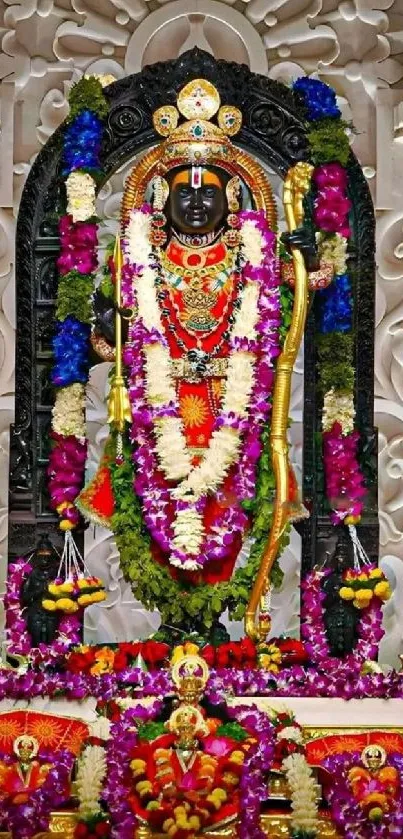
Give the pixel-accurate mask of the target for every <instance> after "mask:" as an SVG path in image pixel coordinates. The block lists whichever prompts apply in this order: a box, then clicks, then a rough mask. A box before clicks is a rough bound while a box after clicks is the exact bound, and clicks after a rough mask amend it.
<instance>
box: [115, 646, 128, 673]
mask: <svg viewBox="0 0 403 839" xmlns="http://www.w3.org/2000/svg"><path fill="white" fill-rule="evenodd" d="M127 664H128V662H127V655H126V653H124V652H123V651H122V650H119V652H116V653H115V658H114V660H113V669H114V671H115V673H120V672H121V670H124V669H125V667H127Z"/></svg>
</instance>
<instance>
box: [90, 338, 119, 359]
mask: <svg viewBox="0 0 403 839" xmlns="http://www.w3.org/2000/svg"><path fill="white" fill-rule="evenodd" d="M91 344H92V348H93V350H94V352H96V354H97V355H99V357H100V358H102V360H103V361H115V358H116V348H115V347H113V346H112V344H109V343H108V341H106V340H105V338H103V336H102V335H97V334H96V332H91Z"/></svg>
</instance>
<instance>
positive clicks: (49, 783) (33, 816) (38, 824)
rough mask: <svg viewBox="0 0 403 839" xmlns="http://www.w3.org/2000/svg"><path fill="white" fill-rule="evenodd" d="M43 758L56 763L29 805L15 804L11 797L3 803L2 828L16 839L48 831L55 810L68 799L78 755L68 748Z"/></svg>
mask: <svg viewBox="0 0 403 839" xmlns="http://www.w3.org/2000/svg"><path fill="white" fill-rule="evenodd" d="M40 756H41V759H42V760H43V762H47V763H51V764H52V768H51V769H50V770H49V772H48V774H47V776H46V779H45V781H44V782H43V784H42V786H41V787H39V789H36V790H35V791H34V792H32V793H30V795H29V798H28V801H26V802H23V803H20V804H13V803H12V802H11V801H8V800H7V798H2V800H1V802H0V825H1V826H2V827H4V828H5V829H7V830H9V831H10V833H11V836H12V839H32V837H33V836H35V835H36V834H37V833H38V832H39V831H46V830H48V827H49V821H50V814H51V812H52V810H54V809H55V807H60V806H61V805H62V804H64V803H65V801H66V799H67V798H68V795H69V794H68V787H69V780H70V775H71V772H72V769H73V765H74V760H75V757H74V755H73V754H72V752H70V751H68V750H66V749H64V750H63V751H59V752H52V753H47V754H46V756H45V754H43V753H41V755H40ZM2 759H3V757H2ZM6 762H8V761H6ZM10 763H11V761H10Z"/></svg>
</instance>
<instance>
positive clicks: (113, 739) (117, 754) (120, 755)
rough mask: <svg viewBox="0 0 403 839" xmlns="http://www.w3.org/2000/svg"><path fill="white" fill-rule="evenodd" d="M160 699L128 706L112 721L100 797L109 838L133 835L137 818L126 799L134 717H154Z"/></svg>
mask: <svg viewBox="0 0 403 839" xmlns="http://www.w3.org/2000/svg"><path fill="white" fill-rule="evenodd" d="M161 708H162V702H161V701H159V702H154V704H153V705H151V706H150V707H148V708H145V707H144V706H143V705H139V706H137V707H136V708H129V710H127V711H125V713H124V714H123V715H122V718H121V719H120V720H119V722H117V723H115V724H114V725H113V726H112V728H111V732H110V739H109V740H108V744H107V748H106V765H107V774H106V781H105V786H104V789H103V793H102V797H103V798H104V799H105V801H106V803H107V805H108V810H109V815H110V817H111V822H112V833H111V836H112V839H133V836H134V830H135V828H136V826H137V822H138V819H137V817H136V816H135V814H134V813H133V810H132V808H131V807H130V804H129V802H128V792H129V790H130V787H131V777H132V776H131V772H130V760H131V753H132V750H133V749H134V748H135V747H136V745H137V730H136V725H137V721H138V720H139V719H141V721H142V722H146V721H148V720H154V719H156V717H157V716H158V714H159V713H160V711H161Z"/></svg>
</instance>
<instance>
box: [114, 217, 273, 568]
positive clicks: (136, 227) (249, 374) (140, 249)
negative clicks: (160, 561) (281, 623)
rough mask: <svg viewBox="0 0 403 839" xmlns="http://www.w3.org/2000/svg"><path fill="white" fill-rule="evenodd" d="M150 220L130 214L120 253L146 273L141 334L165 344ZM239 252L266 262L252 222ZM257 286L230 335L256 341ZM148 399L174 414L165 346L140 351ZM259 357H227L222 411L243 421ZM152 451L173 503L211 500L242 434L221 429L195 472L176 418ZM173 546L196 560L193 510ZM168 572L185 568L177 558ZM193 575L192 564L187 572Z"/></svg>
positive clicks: (181, 517) (157, 425) (161, 428)
mask: <svg viewBox="0 0 403 839" xmlns="http://www.w3.org/2000/svg"><path fill="white" fill-rule="evenodd" d="M150 230H151V219H150V216H149V215H148V214H145V213H142V212H141V211H140V210H135V211H134V212H133V213H132V214H131V217H130V220H129V224H128V227H127V231H126V241H125V245H124V249H125V252H126V255H127V257H128V259H129V262H131V263H132V264H135V265H144V270H143V271H142V272H141V274H140V275H138V276H136V294H137V316H138V318H139V319H141V321H142V322H143V324H144V326H145V327H146V329H147V330H148V331H149V332H150V333H152V334H153V336H155V334H156V333H158V334H159V335H160V336H161V339H162V336H163V326H162V321H161V313H160V308H159V305H158V298H157V295H156V285H155V280H156V269H155V268H154V267H153V266H152V264H151V259H152V252H151V246H150ZM241 248H242V255H243V259H244V261H245V262H249V263H250V264H251V265H252V266H253V267H258V266H260V265H261V264H262V261H263V238H262V234H261V233H260V231H259V230H258V229H257V228H256V226H255V225H254V224H253V222H250V221H247V222H245V223H244V224H243V226H242V228H241ZM259 292H260V288H259V284H258V283H257V282H255V281H252V280H248V281H247V282H246V284H245V287H244V289H243V294H242V299H241V305H240V308H239V309H238V311H237V315H236V319H235V323H234V326H233V331H232V335H233V337H237V338H246V339H248V340H253V339H255V338H256V324H257V322H258V318H259V307H258V300H259ZM143 352H144V359H145V373H146V377H145V378H146V396H147V401H148V403H149V405H150V406H151V407H153V408H163V407H164V406H166V405H168V404H170V403H171V404H173V405H175V406H177V398H176V390H175V384H174V380H173V377H172V372H171V360H170V355H169V349H168V347H167V346H166V344H165V341H164V340H161V341H160V343H156V342H155V341H153V342H150V343H148V344H147V343H145V344H144V348H143ZM255 363H256V357H255V355H254V354H253V353H250V352H246V351H245V350H243V349H238V350H232V352H231V354H230V357H229V361H228V368H227V377H226V385H225V390H224V395H223V400H222V411H223V412H225V413H228V414H234V415H235V416H237V417H240V418H245V417H247V415H248V406H249V400H250V396H251V393H252V388H253V385H254V381H255ZM154 431H155V438H156V443H155V450H156V454H157V457H158V461H159V464H160V467H161V470H162V471H163V473H164V475H165V477H166V479H167V480H168V481H172V482H175V483H177V486H176V488H175V489H174V491H173V495H174V497H175V498H177V499H181V498H182V499H186V501H190V502H193V501H197V500H198V499H200V498H202V497H203V496H205V495H206V494H207V493H209V492H211V493H214V492H216V491H217V489H218V488H219V486H220V485H221V484H222V482H223V480H224V479H225V477H226V475H227V474H228V471H229V469H230V468H231V466H232V465H233V464H234V463H235V462H236V460H237V457H238V456H239V450H240V447H241V442H242V441H241V431H240V430H239V429H237V428H232V427H227V426H225V425H224V426H222V427H221V428H218V429H216V430H214V431H213V433H212V435H211V438H210V442H209V446H208V448H207V449H206V452H205V454H204V455H203V457H202V459H201V461H200V462H199V464H198V465H197V466H193V465H192V459H191V457H190V454H189V452H188V449H187V443H186V436H185V433H184V427H183V422H182V420H181V418H180V417H172V416H159V417H157V418H156V419H155V420H154ZM173 533H174V537H173V545H174V547H175V548H176V549H178V550H186V553H188V554H191V555H194V556H196V555H197V554H198V553H199V552H200V548H201V545H202V543H203V539H204V535H205V532H204V526H203V519H202V514H201V513H199V512H198V511H197V510H196V509H195V507H191V508H190V507H189V508H188V509H186V510H179V511H178V514H177V516H176V518H175V521H174V523H173ZM171 562H172V564H176V563H177V564H179V565H182V563H181V562H180V561H178V560H176V559H175V558H173V559H172V560H171ZM186 567H188V568H189V569H193V568H197V567H198V566H197V563H196V562H195V563H193V562H192V560H190V561H189V562H188V565H187V566H186Z"/></svg>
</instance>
